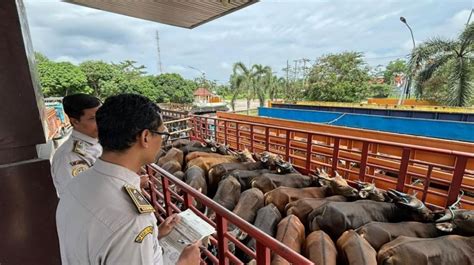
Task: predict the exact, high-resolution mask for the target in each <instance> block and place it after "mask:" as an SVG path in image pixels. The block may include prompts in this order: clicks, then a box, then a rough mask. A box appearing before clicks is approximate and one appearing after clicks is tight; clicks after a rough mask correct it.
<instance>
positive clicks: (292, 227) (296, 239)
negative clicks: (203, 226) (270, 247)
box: [271, 215, 305, 265]
mask: <svg viewBox="0 0 474 265" xmlns="http://www.w3.org/2000/svg"><path fill="white" fill-rule="evenodd" d="M276 240H278V241H280V242H281V243H283V244H284V245H286V246H287V247H289V248H291V249H292V250H294V251H295V252H297V253H301V248H302V247H303V244H304V240H305V230H304V225H303V224H302V223H301V222H300V220H299V219H298V217H296V216H294V215H288V216H287V217H285V218H283V220H281V221H280V223H279V224H278V228H277V234H276ZM271 264H272V265H283V264H285V265H289V264H290V263H289V262H288V261H287V260H285V259H284V258H282V257H280V256H279V255H276V254H273V255H272V263H271Z"/></svg>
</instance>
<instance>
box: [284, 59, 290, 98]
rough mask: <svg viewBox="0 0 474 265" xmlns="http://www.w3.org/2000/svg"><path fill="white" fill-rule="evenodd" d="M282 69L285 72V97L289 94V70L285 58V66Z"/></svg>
mask: <svg viewBox="0 0 474 265" xmlns="http://www.w3.org/2000/svg"><path fill="white" fill-rule="evenodd" d="M283 71H285V72H286V93H285V94H286V98H288V95H289V94H290V93H289V92H290V91H289V90H290V80H289V76H288V75H289V72H290V64H289V63H288V59H287V60H286V68H284V69H283Z"/></svg>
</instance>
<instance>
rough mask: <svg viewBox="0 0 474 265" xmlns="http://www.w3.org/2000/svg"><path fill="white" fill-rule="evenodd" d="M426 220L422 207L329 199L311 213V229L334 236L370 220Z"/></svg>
mask: <svg viewBox="0 0 474 265" xmlns="http://www.w3.org/2000/svg"><path fill="white" fill-rule="evenodd" d="M417 220H424V221H429V219H426V218H425V216H424V215H423V214H422V213H420V212H419V209H416V208H408V207H407V206H399V205H398V204H394V203H388V202H377V201H369V200H360V201H355V202H328V203H327V204H326V205H324V206H322V207H319V208H316V209H314V210H313V211H312V212H311V213H310V214H309V215H308V223H309V228H310V230H311V231H314V230H324V232H326V233H328V235H329V236H331V238H332V239H334V240H336V239H337V238H339V237H340V236H341V235H342V233H343V232H344V231H345V230H348V229H356V228H359V227H361V226H363V225H365V224H367V223H370V222H374V221H376V222H402V221H417Z"/></svg>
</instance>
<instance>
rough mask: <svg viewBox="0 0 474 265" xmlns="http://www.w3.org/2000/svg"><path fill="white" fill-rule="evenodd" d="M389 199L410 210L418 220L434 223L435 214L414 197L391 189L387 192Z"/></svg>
mask: <svg viewBox="0 0 474 265" xmlns="http://www.w3.org/2000/svg"><path fill="white" fill-rule="evenodd" d="M387 195H388V197H389V198H391V199H392V200H393V202H394V203H396V204H397V205H400V206H402V207H405V208H407V209H409V210H410V211H411V212H412V213H414V214H415V215H414V216H413V217H414V218H415V219H416V220H421V221H432V220H433V218H434V215H433V212H432V211H431V210H430V209H428V208H427V207H426V205H425V204H424V203H423V202H422V201H420V200H419V199H418V198H416V197H415V196H413V195H409V194H406V193H403V192H400V191H397V190H394V189H389V190H388V192H387Z"/></svg>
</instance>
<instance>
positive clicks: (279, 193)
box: [265, 187, 327, 213]
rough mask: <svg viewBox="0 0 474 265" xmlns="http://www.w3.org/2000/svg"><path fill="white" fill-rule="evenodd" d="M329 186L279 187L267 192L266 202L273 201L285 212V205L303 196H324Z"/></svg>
mask: <svg viewBox="0 0 474 265" xmlns="http://www.w3.org/2000/svg"><path fill="white" fill-rule="evenodd" d="M326 190H327V188H324V187H309V188H291V187H278V188H276V189H274V190H272V191H269V192H267V193H265V204H270V203H273V204H274V205H275V206H276V207H277V208H278V210H279V211H280V212H281V213H284V212H285V206H286V205H287V204H288V203H289V202H292V201H297V200H300V199H303V198H324V197H326Z"/></svg>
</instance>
